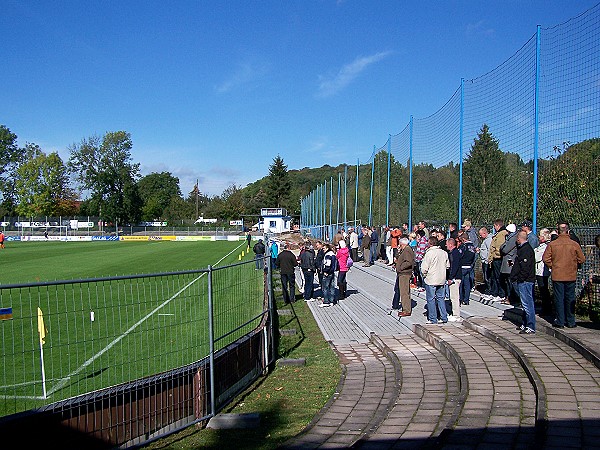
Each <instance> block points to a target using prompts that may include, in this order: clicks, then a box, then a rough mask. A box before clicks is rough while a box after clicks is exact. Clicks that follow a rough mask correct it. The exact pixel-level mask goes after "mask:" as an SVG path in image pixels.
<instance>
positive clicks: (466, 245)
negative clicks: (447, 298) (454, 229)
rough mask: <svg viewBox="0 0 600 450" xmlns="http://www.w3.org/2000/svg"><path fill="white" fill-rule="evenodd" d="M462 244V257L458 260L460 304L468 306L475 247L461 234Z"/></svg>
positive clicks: (466, 236) (467, 236) (465, 234)
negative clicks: (459, 268)
mask: <svg viewBox="0 0 600 450" xmlns="http://www.w3.org/2000/svg"><path fill="white" fill-rule="evenodd" d="M459 239H460V241H461V242H462V245H461V247H462V255H461V259H460V267H461V277H460V278H461V283H460V302H461V304H463V305H468V304H469V299H470V298H471V288H472V287H473V282H474V281H475V280H474V279H473V273H472V272H473V266H474V265H475V256H476V255H477V252H476V249H475V245H473V243H472V242H471V239H470V238H469V235H468V234H467V233H463V234H461V235H460V237H459Z"/></svg>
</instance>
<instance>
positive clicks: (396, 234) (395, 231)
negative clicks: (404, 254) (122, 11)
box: [390, 224, 414, 265]
mask: <svg viewBox="0 0 600 450" xmlns="http://www.w3.org/2000/svg"><path fill="white" fill-rule="evenodd" d="M407 226H408V224H407ZM390 234H391V235H392V264H391V265H393V264H394V261H395V260H396V258H397V257H398V247H400V238H401V237H403V234H402V230H401V229H400V228H398V227H394V228H392V231H391V233H390ZM413 253H414V252H413Z"/></svg>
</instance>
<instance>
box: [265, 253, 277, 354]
mask: <svg viewBox="0 0 600 450" xmlns="http://www.w3.org/2000/svg"><path fill="white" fill-rule="evenodd" d="M267 254H268V255H269V258H268V261H269V263H268V264H267V290H268V294H267V296H268V302H269V306H268V307H269V327H270V328H271V329H270V330H269V332H270V333H269V335H270V336H271V344H272V348H271V355H272V357H273V358H274V357H275V351H276V349H275V339H273V336H275V301H274V299H273V272H272V269H273V268H272V267H271V246H269V249H268V252H267ZM267 362H268V363H271V359H269V358H267Z"/></svg>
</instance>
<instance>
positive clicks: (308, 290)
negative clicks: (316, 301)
mask: <svg viewBox="0 0 600 450" xmlns="http://www.w3.org/2000/svg"><path fill="white" fill-rule="evenodd" d="M300 269H301V270H302V275H303V276H304V293H303V296H304V301H306V302H310V301H312V300H313V289H314V280H315V271H316V266H315V251H314V250H313V249H312V246H311V245H310V242H306V244H304V251H303V252H302V254H301V255H300Z"/></svg>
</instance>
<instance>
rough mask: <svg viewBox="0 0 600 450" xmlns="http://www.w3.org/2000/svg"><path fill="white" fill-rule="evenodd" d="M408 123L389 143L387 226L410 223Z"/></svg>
mask: <svg viewBox="0 0 600 450" xmlns="http://www.w3.org/2000/svg"><path fill="white" fill-rule="evenodd" d="M410 125H411V124H410V123H408V124H407V125H406V127H404V129H403V130H402V131H401V132H400V133H398V134H396V135H394V136H391V138H390V139H391V143H390V151H391V156H390V210H389V223H388V224H387V225H392V226H393V225H401V224H402V223H404V222H406V223H410V222H411V218H410V211H409V208H408V206H409V204H410V195H411V190H410V180H411V177H410V174H411V173H410V164H411V157H410V156H411V155H410V130H411V126H410Z"/></svg>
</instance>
